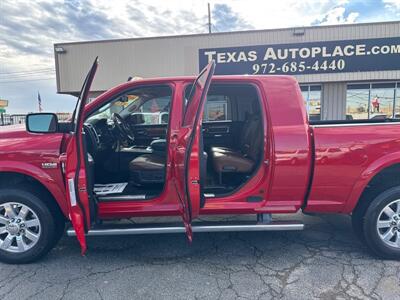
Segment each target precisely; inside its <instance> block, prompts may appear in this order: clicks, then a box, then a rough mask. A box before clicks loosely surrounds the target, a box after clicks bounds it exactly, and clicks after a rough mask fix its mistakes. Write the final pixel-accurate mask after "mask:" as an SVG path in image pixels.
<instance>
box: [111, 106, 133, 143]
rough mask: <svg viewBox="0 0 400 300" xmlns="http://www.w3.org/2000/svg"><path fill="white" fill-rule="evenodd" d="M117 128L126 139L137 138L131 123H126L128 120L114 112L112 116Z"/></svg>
mask: <svg viewBox="0 0 400 300" xmlns="http://www.w3.org/2000/svg"><path fill="white" fill-rule="evenodd" d="M111 118H112V120H113V122H114V126H115V128H117V130H118V133H119V134H120V136H121V137H122V138H124V139H127V140H129V141H131V142H133V141H134V140H135V136H134V134H133V131H132V129H131V128H130V127H129V125H128V124H127V123H126V121H125V120H124V119H123V118H122V117H121V116H120V115H119V114H117V113H113V114H112V116H111Z"/></svg>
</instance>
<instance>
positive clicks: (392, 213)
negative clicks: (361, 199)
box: [363, 187, 400, 259]
mask: <svg viewBox="0 0 400 300" xmlns="http://www.w3.org/2000/svg"><path fill="white" fill-rule="evenodd" d="M363 228H364V238H365V241H366V243H367V245H368V246H369V247H370V248H371V250H372V251H373V252H374V253H375V254H377V255H378V256H380V257H383V258H388V259H400V187H394V188H391V189H389V190H387V191H385V192H383V193H381V194H379V195H378V196H377V197H376V198H375V199H374V200H373V201H372V202H371V204H370V205H369V207H368V209H367V211H366V213H365V216H364V227H363Z"/></svg>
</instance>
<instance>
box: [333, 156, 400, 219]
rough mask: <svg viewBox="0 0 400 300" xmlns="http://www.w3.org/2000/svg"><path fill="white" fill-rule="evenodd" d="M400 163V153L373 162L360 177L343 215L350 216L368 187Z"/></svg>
mask: <svg viewBox="0 0 400 300" xmlns="http://www.w3.org/2000/svg"><path fill="white" fill-rule="evenodd" d="M399 163H400V151H397V152H392V153H390V154H387V155H385V156H382V157H381V158H379V159H377V160H375V161H373V162H372V163H371V164H370V165H369V166H368V167H367V168H366V169H365V170H364V171H363V172H362V173H361V175H360V178H359V179H358V181H357V182H356V183H355V184H354V186H353V189H352V191H351V193H350V196H349V198H348V199H347V203H346V205H345V206H344V208H343V210H342V211H341V212H342V213H346V214H349V213H351V212H352V211H353V209H354V208H355V207H356V205H357V203H358V200H359V199H360V197H361V195H362V193H363V192H364V190H365V188H366V187H367V185H368V183H369V182H370V181H371V180H372V179H373V178H374V177H375V176H376V175H377V174H378V173H380V172H381V171H382V170H384V169H386V168H388V167H390V166H392V165H395V164H399Z"/></svg>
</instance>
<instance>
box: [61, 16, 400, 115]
mask: <svg viewBox="0 0 400 300" xmlns="http://www.w3.org/2000/svg"><path fill="white" fill-rule="evenodd" d="M54 54H55V64H56V75H57V89H58V92H59V93H63V94H71V95H77V94H78V93H79V90H80V88H81V85H82V82H83V79H84V77H85V75H86V73H87V71H88V69H89V68H90V65H91V64H92V62H93V60H94V58H95V57H96V56H98V57H99V59H100V67H99V69H98V72H97V74H96V78H95V81H94V84H93V86H92V94H91V98H94V97H96V96H97V95H99V94H100V93H102V92H103V91H106V90H107V89H109V88H111V87H113V86H115V85H117V84H119V83H121V82H124V81H126V80H127V79H128V78H129V77H135V76H138V77H143V78H149V77H164V76H175V75H179V76H180V75H196V74H197V73H198V72H199V70H200V69H201V68H202V67H204V66H205V65H206V64H207V62H208V61H209V60H211V59H215V60H216V62H217V67H216V72H215V74H217V75H224V74H259V75H282V74H283V75H292V76H294V77H296V78H297V80H298V81H299V83H300V87H301V91H302V93H303V96H304V102H305V105H306V107H307V111H308V113H309V115H310V118H312V119H322V120H336V119H337V120H343V119H364V118H382V117H385V116H386V117H400V22H399V21H396V22H382V23H364V24H351V25H334V26H315V27H299V28H285V29H272V30H251V31H240V32H227V33H212V34H195V35H181V36H165V37H150V38H131V39H119V40H104V41H91V42H74V43H59V44H55V45H54Z"/></svg>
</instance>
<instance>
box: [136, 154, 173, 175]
mask: <svg viewBox="0 0 400 300" xmlns="http://www.w3.org/2000/svg"><path fill="white" fill-rule="evenodd" d="M164 168H165V157H163V156H161V155H156V154H143V155H140V156H138V157H136V158H135V159H134V160H132V161H131V162H130V163H129V170H130V171H138V170H144V171H158V170H163V169H164Z"/></svg>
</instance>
